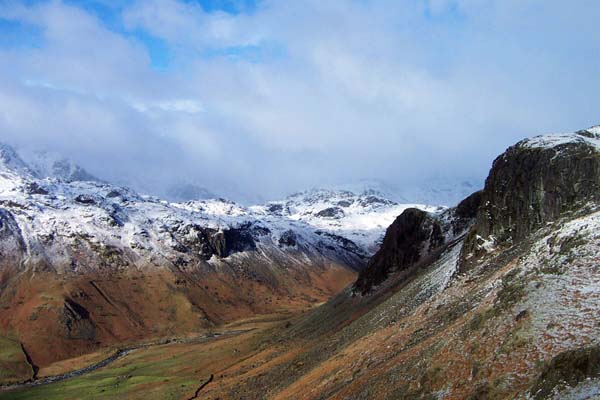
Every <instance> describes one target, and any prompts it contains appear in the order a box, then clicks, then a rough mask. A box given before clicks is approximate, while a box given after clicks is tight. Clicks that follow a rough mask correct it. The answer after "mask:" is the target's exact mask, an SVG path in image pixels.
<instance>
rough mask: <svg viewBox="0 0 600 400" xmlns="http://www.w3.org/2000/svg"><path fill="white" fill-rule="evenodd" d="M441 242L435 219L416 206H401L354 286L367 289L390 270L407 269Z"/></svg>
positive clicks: (441, 237)
mask: <svg viewBox="0 0 600 400" xmlns="http://www.w3.org/2000/svg"><path fill="white" fill-rule="evenodd" d="M443 243H444V236H443V234H442V227H441V226H440V222H439V221H438V220H437V219H435V218H433V217H432V216H431V215H429V214H428V213H426V212H425V211H421V210H419V209H416V208H409V209H407V210H405V211H404V212H403V213H402V214H400V216H399V217H398V218H396V220H395V221H394V222H393V223H392V225H390V227H389V228H388V229H387V231H386V234H385V238H384V239H383V244H382V246H381V248H380V249H379V251H378V252H377V253H376V254H375V255H374V256H373V258H371V260H370V261H369V264H368V265H367V268H365V269H364V270H363V271H362V272H361V273H360V275H359V276H358V280H357V281H356V283H355V284H354V290H355V291H357V292H360V293H363V294H366V293H368V292H369V291H370V290H371V288H372V287H373V286H375V285H378V284H380V283H381V282H383V281H384V280H386V279H387V277H388V276H389V275H390V274H391V273H393V272H397V271H402V270H405V269H408V268H409V267H411V266H412V265H414V264H415V263H417V262H418V261H419V260H421V259H422V258H423V257H424V256H426V255H427V254H428V253H429V252H430V251H432V250H434V249H436V248H438V247H439V246H441V245H442V244H443Z"/></svg>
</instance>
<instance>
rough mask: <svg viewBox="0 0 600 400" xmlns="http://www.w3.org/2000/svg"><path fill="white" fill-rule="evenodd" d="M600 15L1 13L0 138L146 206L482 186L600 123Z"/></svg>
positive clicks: (295, 4) (213, 10) (419, 6)
mask: <svg viewBox="0 0 600 400" xmlns="http://www.w3.org/2000/svg"><path fill="white" fill-rule="evenodd" d="M599 19H600V3H598V2H597V1H592V0H575V1H573V2H569V5H568V7H567V6H565V4H564V2H562V1H558V0H502V1H499V0H497V1H494V0H410V1H403V2H398V1H393V0H378V1H375V0H331V1H326V2H325V1H318V0H302V1H281V0H261V1H225V0H204V1H183V0H146V1H138V0H128V1H121V2H114V1H108V0H88V1H74V0H72V1H69V0H63V1H60V0H36V1H22V2H20V1H0V110H2V111H0V135H1V137H0V139H1V140H3V141H7V142H10V143H12V144H15V145H16V146H18V147H27V148H29V147H44V148H49V149H50V150H53V151H58V152H62V153H65V154H67V155H69V156H71V157H72V158H74V159H76V160H77V161H79V162H80V163H82V164H84V166H86V167H87V168H88V169H90V170H91V171H92V172H94V173H96V174H97V175H100V176H102V177H105V178H106V179H113V180H121V181H123V182H124V183H131V184H134V185H137V186H138V187H140V188H143V189H144V190H147V191H154V192H157V193H158V192H160V191H161V190H164V188H165V187H166V186H167V185H169V184H171V183H173V181H182V182H194V183H197V184H199V185H202V186H206V187H208V188H209V189H212V190H213V191H215V192H218V193H221V194H224V195H227V196H230V197H234V198H241V197H244V196H246V197H248V196H249V197H255V198H256V197H258V196H259V195H261V196H263V195H264V197H276V196H279V195H283V194H285V193H288V192H292V191H296V190H300V189H303V188H305V187H310V186H321V185H329V184H334V183H340V182H348V181H353V180H359V179H381V180H386V181H390V182H393V183H395V184H397V185H403V184H410V183H411V182H415V181H421V180H427V179H439V178H448V179H462V178H475V179H482V178H483V177H484V176H485V175H486V173H487V170H488V169H489V166H490V165H491V161H492V160H493V158H494V157H495V156H496V155H497V154H498V153H500V152H501V151H503V150H504V149H505V148H506V147H507V146H509V145H510V144H512V143H513V142H515V141H517V140H519V139H521V138H523V137H526V136H531V135H535V134H539V133H543V132H554V131H570V130H575V129H580V128H585V127H587V126H589V125H593V124H597V123H600V115H598V114H599V112H598V109H597V107H596V104H597V100H596V97H597V93H599V92H600V79H599V77H598V74H597V65H599V64H600V32H599V31H598V30H597V29H596V28H595V27H596V25H597V21H598V20H599ZM49 121H51V123H49Z"/></svg>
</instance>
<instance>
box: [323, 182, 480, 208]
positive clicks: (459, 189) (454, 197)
mask: <svg viewBox="0 0 600 400" xmlns="http://www.w3.org/2000/svg"><path fill="white" fill-rule="evenodd" d="M482 187H483V179H478V178H452V177H446V178H436V179H424V180H422V181H420V182H418V183H404V184H399V183H394V182H388V181H383V180H380V179H362V180H358V181H354V182H349V183H344V184H338V185H333V186H331V187H330V189H332V190H335V191H349V192H352V193H366V194H368V193H373V194H377V195H378V196H380V197H384V198H386V199H389V200H393V201H395V202H396V203H400V204H404V203H417V204H429V205H436V206H445V207H453V206H455V205H457V204H458V203H459V202H460V201H461V200H462V199H464V198H465V197H467V196H469V195H470V194H471V193H473V192H476V191H478V190H480V189H481V188H482Z"/></svg>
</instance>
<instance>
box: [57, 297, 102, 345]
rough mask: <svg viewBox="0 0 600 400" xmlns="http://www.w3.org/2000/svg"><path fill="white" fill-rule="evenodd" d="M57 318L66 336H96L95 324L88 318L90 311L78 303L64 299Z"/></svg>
mask: <svg viewBox="0 0 600 400" xmlns="http://www.w3.org/2000/svg"><path fill="white" fill-rule="evenodd" d="M59 319H60V323H61V325H62V327H63V328H64V334H65V336H66V337H67V338H69V339H83V340H94V339H95V338H96V326H95V325H94V323H93V322H92V320H91V319H90V313H89V312H88V310H86V309H85V308H84V307H83V306H81V305H80V304H79V303H76V302H75V301H73V300H71V299H65V302H64V305H63V309H62V313H61V315H60V318H59Z"/></svg>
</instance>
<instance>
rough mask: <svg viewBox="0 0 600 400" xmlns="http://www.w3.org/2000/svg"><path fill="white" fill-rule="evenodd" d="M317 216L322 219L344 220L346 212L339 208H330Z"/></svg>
mask: <svg viewBox="0 0 600 400" xmlns="http://www.w3.org/2000/svg"><path fill="white" fill-rule="evenodd" d="M315 215H316V216H317V217H320V218H335V219H338V218H342V217H343V216H344V215H345V213H344V210H342V209H341V208H339V207H329V208H326V209H324V210H321V211H319V212H318V213H316V214H315Z"/></svg>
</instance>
